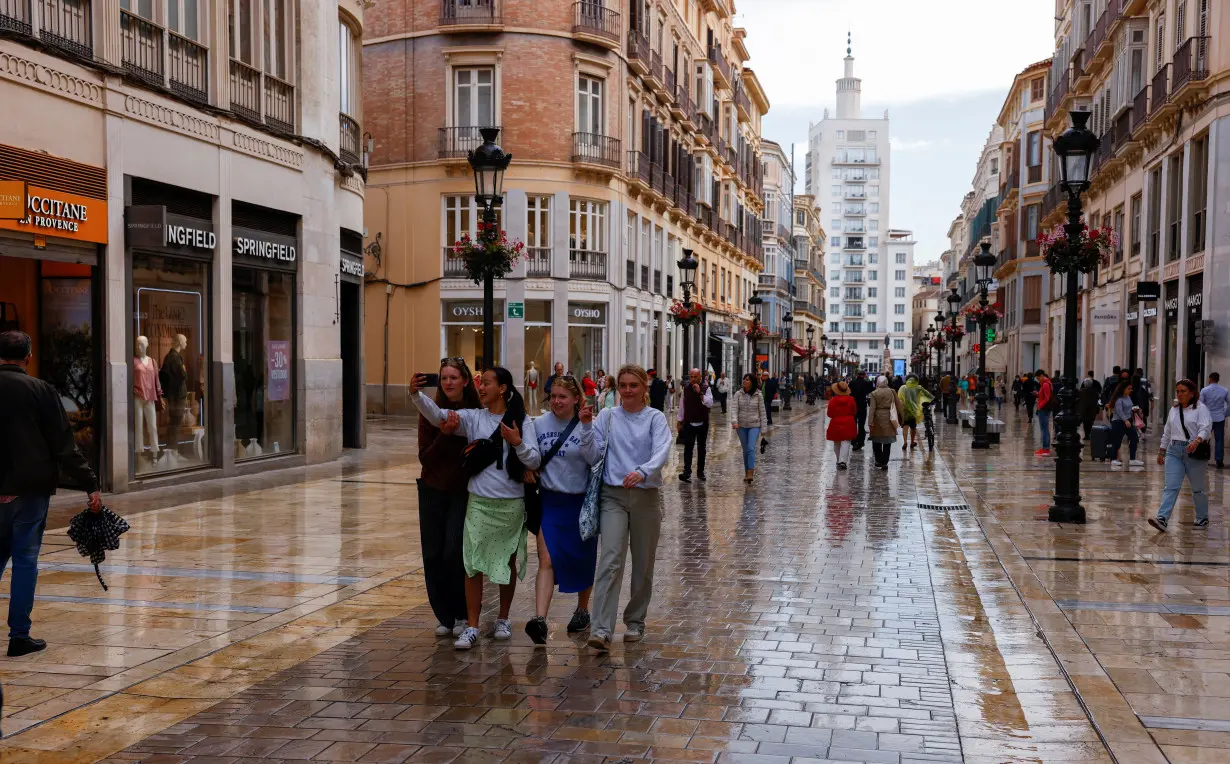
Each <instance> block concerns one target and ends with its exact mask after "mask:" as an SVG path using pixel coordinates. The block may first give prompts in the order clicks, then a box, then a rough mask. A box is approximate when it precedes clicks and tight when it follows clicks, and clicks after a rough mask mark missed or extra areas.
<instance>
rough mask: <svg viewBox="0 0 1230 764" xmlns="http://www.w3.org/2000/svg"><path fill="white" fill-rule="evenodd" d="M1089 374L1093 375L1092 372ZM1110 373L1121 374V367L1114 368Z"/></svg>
mask: <svg viewBox="0 0 1230 764" xmlns="http://www.w3.org/2000/svg"><path fill="white" fill-rule="evenodd" d="M1089 373H1090V374H1092V373H1093V372H1092V371H1091V372H1089ZM1110 373H1111V374H1118V373H1119V367H1118V366H1115V367H1113V368H1112V369H1111V370H1110Z"/></svg>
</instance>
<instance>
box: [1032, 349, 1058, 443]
mask: <svg viewBox="0 0 1230 764" xmlns="http://www.w3.org/2000/svg"><path fill="white" fill-rule="evenodd" d="M1034 378H1035V379H1036V380H1038V430H1039V431H1040V432H1041V433H1042V448H1039V449H1038V450H1037V451H1035V452H1034V456H1050V455H1051V412H1052V411H1054V409H1055V395H1054V389H1053V388H1052V387H1051V378H1050V377H1048V376H1047V375H1046V372H1045V371H1043V370H1042V369H1038V371H1037V372H1036V373H1035V374H1034Z"/></svg>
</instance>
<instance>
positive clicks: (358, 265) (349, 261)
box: [341, 252, 364, 279]
mask: <svg viewBox="0 0 1230 764" xmlns="http://www.w3.org/2000/svg"><path fill="white" fill-rule="evenodd" d="M341 274H342V275H343V276H354V277H355V278H359V279H361V278H363V275H364V273H363V260H362V259H361V258H356V257H353V256H352V255H350V254H349V253H347V252H343V253H342V261H341Z"/></svg>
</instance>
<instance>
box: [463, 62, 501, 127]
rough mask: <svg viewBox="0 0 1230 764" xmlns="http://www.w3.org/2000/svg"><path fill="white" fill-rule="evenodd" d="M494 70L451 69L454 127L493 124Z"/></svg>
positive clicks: (476, 68) (488, 68)
mask: <svg viewBox="0 0 1230 764" xmlns="http://www.w3.org/2000/svg"><path fill="white" fill-rule="evenodd" d="M494 83H495V69H494V68H492V67H489V66H481V67H459V68H457V69H454V70H453V127H491V126H493V125H494V123H495V85H494Z"/></svg>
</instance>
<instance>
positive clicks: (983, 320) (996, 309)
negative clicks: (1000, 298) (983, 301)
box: [964, 302, 1004, 324]
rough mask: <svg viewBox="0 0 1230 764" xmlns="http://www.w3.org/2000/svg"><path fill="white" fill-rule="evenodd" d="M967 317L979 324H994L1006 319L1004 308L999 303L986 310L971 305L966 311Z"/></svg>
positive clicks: (979, 306)
mask: <svg viewBox="0 0 1230 764" xmlns="http://www.w3.org/2000/svg"><path fill="white" fill-rule="evenodd" d="M964 313H965V317H966V318H968V319H971V320H973V321H977V322H978V323H979V324H994V323H996V322H998V321H999V320H1000V319H1001V318H1003V317H1004V311H1003V306H1002V305H1000V304H999V303H998V302H997V303H995V304H994V305H988V306H986V307H985V308H984V307H982V306H981V305H977V304H975V305H971V306H969V307H968V308H966V309H965V311H964Z"/></svg>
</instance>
